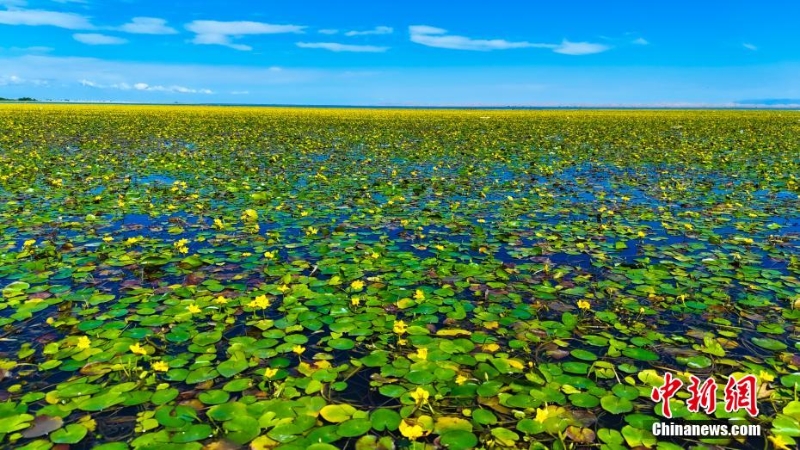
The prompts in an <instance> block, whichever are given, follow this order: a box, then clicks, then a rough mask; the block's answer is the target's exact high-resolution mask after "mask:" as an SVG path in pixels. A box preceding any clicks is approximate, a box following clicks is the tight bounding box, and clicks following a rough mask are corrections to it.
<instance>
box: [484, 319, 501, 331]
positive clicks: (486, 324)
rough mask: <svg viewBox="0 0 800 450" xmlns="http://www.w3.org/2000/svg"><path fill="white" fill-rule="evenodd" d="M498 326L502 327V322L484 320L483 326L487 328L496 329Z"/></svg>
mask: <svg viewBox="0 0 800 450" xmlns="http://www.w3.org/2000/svg"><path fill="white" fill-rule="evenodd" d="M498 327H500V323H498V322H497V321H496V320H492V321H490V322H484V324H483V328H486V329H487V330H496V329H497V328H498Z"/></svg>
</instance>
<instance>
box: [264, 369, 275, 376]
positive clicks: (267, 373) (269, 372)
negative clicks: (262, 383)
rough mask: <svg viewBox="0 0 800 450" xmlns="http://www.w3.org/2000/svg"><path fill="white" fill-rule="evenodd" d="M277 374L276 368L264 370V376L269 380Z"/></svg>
mask: <svg viewBox="0 0 800 450" xmlns="http://www.w3.org/2000/svg"><path fill="white" fill-rule="evenodd" d="M277 374H278V369H275V368H272V367H267V368H266V369H265V370H264V376H265V377H267V378H272V377H274V376H275V375H277Z"/></svg>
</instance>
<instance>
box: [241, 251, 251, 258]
mask: <svg viewBox="0 0 800 450" xmlns="http://www.w3.org/2000/svg"><path fill="white" fill-rule="evenodd" d="M252 255H253V254H252V253H250V252H242V256H243V257H245V258H247V257H248V256H252Z"/></svg>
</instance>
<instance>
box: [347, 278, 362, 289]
mask: <svg viewBox="0 0 800 450" xmlns="http://www.w3.org/2000/svg"><path fill="white" fill-rule="evenodd" d="M350 287H351V288H352V289H353V290H354V291H360V290H361V289H364V282H363V281H361V280H356V281H353V282H352V283H350Z"/></svg>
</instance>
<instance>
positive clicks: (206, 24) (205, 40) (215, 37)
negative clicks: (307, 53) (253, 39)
mask: <svg viewBox="0 0 800 450" xmlns="http://www.w3.org/2000/svg"><path fill="white" fill-rule="evenodd" d="M305 28H306V27H304V26H300V25H274V24H270V23H263V22H248V21H236V22H220V21H217V20H195V21H193V22H190V23H189V24H187V25H186V29H187V30H189V31H191V32H192V33H195V37H194V39H192V42H193V43H195V44H199V45H223V46H225V47H230V48H232V49H235V50H241V51H249V50H252V49H253V48H252V47H250V46H249V45H244V44H236V43H234V42H233V41H232V40H231V38H236V37H240V36H244V35H258V34H280V33H303V30H304V29H305Z"/></svg>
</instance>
